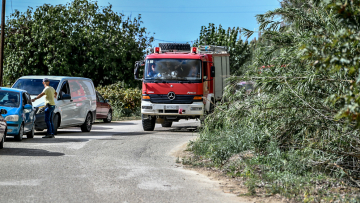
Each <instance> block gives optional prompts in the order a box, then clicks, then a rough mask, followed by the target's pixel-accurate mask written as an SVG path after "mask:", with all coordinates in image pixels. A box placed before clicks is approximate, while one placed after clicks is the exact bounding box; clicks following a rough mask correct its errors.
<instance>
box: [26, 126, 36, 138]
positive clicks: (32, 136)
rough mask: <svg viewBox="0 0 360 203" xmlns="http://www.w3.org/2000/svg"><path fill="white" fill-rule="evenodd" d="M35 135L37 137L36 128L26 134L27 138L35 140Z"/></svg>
mask: <svg viewBox="0 0 360 203" xmlns="http://www.w3.org/2000/svg"><path fill="white" fill-rule="evenodd" d="M34 135H35V128H34V126H33V127H32V128H31V131H30V132H28V133H26V137H27V138H34Z"/></svg>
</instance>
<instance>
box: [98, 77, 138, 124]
mask: <svg viewBox="0 0 360 203" xmlns="http://www.w3.org/2000/svg"><path fill="white" fill-rule="evenodd" d="M96 90H97V91H98V92H99V93H100V94H101V95H102V96H103V97H104V99H108V100H109V102H110V104H111V106H112V108H113V120H124V119H141V109H140V107H141V90H140V89H139V88H125V87H124V85H123V84H122V83H121V82H118V83H115V84H111V85H106V86H99V87H97V88H96Z"/></svg>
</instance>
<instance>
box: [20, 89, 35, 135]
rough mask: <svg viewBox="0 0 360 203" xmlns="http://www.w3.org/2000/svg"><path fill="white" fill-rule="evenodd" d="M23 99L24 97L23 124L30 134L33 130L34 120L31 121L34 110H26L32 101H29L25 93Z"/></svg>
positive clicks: (22, 95) (22, 106) (22, 105)
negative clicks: (26, 106)
mask: <svg viewBox="0 0 360 203" xmlns="http://www.w3.org/2000/svg"><path fill="white" fill-rule="evenodd" d="M21 97H22V104H21V108H22V117H23V122H24V131H25V132H28V131H30V130H31V128H32V122H31V121H32V119H31V112H32V109H25V108H24V107H25V105H26V104H29V103H30V102H31V100H30V101H29V100H28V98H27V96H26V93H25V92H23V93H22V94H21Z"/></svg>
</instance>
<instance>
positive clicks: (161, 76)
mask: <svg viewBox="0 0 360 203" xmlns="http://www.w3.org/2000/svg"><path fill="white" fill-rule="evenodd" d="M142 66H145V67H144V69H142ZM140 70H141V71H142V70H143V77H140ZM229 75H230V65H229V54H228V52H227V49H226V47H220V46H200V47H190V45H189V44H174V43H171V44H169V43H160V44H159V47H155V48H154V51H153V53H151V54H148V55H147V56H146V58H145V61H138V62H136V64H135V70H134V76H135V79H137V80H142V101H141V115H142V125H143V129H144V131H153V130H154V128H155V123H160V124H161V125H162V127H171V125H172V123H173V122H177V121H179V120H180V119H200V120H201V119H204V115H206V114H208V113H211V111H212V110H213V104H214V103H215V102H217V101H219V100H221V98H222V94H223V89H224V87H225V85H226V82H225V79H226V78H227V77H228V76H229Z"/></svg>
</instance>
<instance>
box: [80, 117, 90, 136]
mask: <svg viewBox="0 0 360 203" xmlns="http://www.w3.org/2000/svg"><path fill="white" fill-rule="evenodd" d="M91 118H92V117H91V114H90V113H88V114H87V115H86V119H85V122H84V124H82V125H81V131H83V132H90V131H91V127H92V123H91Z"/></svg>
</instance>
